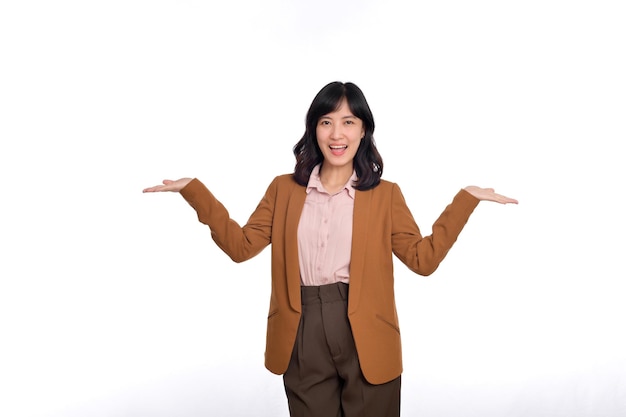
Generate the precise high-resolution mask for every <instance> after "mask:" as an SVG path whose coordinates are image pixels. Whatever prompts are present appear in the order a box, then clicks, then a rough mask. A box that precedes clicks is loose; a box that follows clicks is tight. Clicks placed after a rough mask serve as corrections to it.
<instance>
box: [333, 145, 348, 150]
mask: <svg viewBox="0 0 626 417" xmlns="http://www.w3.org/2000/svg"><path fill="white" fill-rule="evenodd" d="M347 147H348V145H330V149H345V148H347Z"/></svg>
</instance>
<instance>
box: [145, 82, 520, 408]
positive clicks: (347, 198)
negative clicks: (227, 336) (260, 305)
mask: <svg viewBox="0 0 626 417" xmlns="http://www.w3.org/2000/svg"><path fill="white" fill-rule="evenodd" d="M373 133H374V119H373V116H372V113H371V110H370V108H369V105H368V103H367V101H366V99H365V97H364V95H363V93H362V91H361V90H360V89H359V88H358V87H357V86H356V85H355V84H352V83H341V82H333V83H330V84H328V85H326V86H325V87H324V88H322V90H320V92H319V93H318V94H317V95H316V97H315V98H314V100H313V102H312V103H311V106H310V108H309V111H308V113H307V117H306V130H305V133H304V136H303V137H302V139H301V140H300V141H299V142H298V143H297V144H296V145H295V147H294V154H295V156H296V166H295V170H294V173H293V174H288V175H282V176H278V177H276V178H275V179H274V181H273V182H272V183H271V184H270V186H269V188H268V189H267V192H266V193H265V196H264V197H263V199H262V200H261V202H260V203H259V205H258V206H257V208H256V210H255V211H254V212H253V213H252V215H251V216H250V219H249V220H248V222H247V223H246V224H245V225H244V226H243V227H241V226H240V225H239V224H237V223H236V222H235V221H234V220H232V219H231V218H230V216H229V214H228V211H227V210H226V208H225V207H224V206H223V205H222V204H221V203H220V202H219V201H218V200H217V199H216V198H215V197H214V196H213V195H212V194H211V192H210V191H209V190H208V189H207V188H205V187H204V185H203V184H202V183H201V182H200V181H198V180H197V179H191V178H183V179H179V180H177V181H171V180H165V181H163V185H157V186H155V187H150V188H146V189H145V190H144V192H156V191H174V192H180V193H181V195H182V196H183V197H184V198H185V199H186V200H187V202H188V203H189V204H190V205H191V206H192V207H193V208H194V209H195V210H196V212H197V214H198V219H199V220H200V222H202V223H204V224H206V225H208V226H209V228H210V230H211V234H212V237H213V239H214V241H215V242H216V243H217V245H218V246H219V247H220V248H221V249H222V250H223V251H224V252H225V253H227V254H228V255H229V256H230V257H231V258H232V259H233V260H234V261H235V262H241V261H245V260H247V259H250V258H252V257H253V256H255V255H256V254H258V253H259V252H260V251H261V250H262V249H263V248H265V247H266V246H267V245H269V244H270V243H271V244H272V255H271V259H272V292H271V300H270V310H269V316H268V325H267V340H266V343H267V345H266V352H265V365H266V367H267V368H268V369H269V370H270V371H272V372H274V373H276V374H283V380H284V384H285V390H286V393H287V399H288V402H289V410H290V414H291V415H292V416H298V417H300V416H306V417H333V416H345V417H357V416H359V417H363V416H375V417H385V416H389V417H391V416H399V415H400V375H401V372H402V354H401V347H400V332H399V328H398V318H397V314H396V306H395V299H394V291H393V289H394V286H393V266H392V254H395V255H396V256H397V257H398V258H399V259H400V260H401V261H402V262H403V263H404V264H406V265H407V267H409V268H410V269H411V270H413V271H414V272H416V273H417V274H420V275H429V274H431V273H433V272H434V271H435V269H436V268H437V267H438V265H439V263H440V262H441V261H442V260H443V258H444V257H445V256H446V254H447V252H448V250H449V249H450V248H451V247H452V245H453V243H454V242H455V241H456V239H457V236H458V235H459V233H460V232H461V230H462V229H463V227H464V225H465V223H466V222H467V220H468V218H469V216H470V214H471V213H472V211H473V210H474V208H475V207H476V206H477V205H478V203H479V201H481V200H484V201H494V202H498V203H502V204H506V203H517V201H516V200H514V199H511V198H508V197H505V196H502V195H499V194H496V193H495V192H494V190H493V189H489V188H480V187H475V186H469V187H466V188H464V189H462V190H460V191H459V192H458V193H457V194H456V196H455V197H454V199H453V201H452V203H451V204H450V205H448V206H447V207H446V209H445V210H444V212H443V213H442V214H441V216H440V217H439V219H438V220H437V221H436V222H435V223H434V224H433V227H432V234H431V235H430V236H426V237H423V236H422V235H421V233H420V231H419V228H418V226H417V225H416V224H415V221H414V219H413V217H412V215H411V212H410V211H409V209H408V207H407V205H406V203H405V200H404V198H403V196H402V193H401V192H400V188H399V187H398V185H396V184H394V183H391V182H388V181H384V180H381V175H382V172H383V162H382V158H381V156H380V154H379V153H378V151H377V149H376V146H375V143H374V138H373Z"/></svg>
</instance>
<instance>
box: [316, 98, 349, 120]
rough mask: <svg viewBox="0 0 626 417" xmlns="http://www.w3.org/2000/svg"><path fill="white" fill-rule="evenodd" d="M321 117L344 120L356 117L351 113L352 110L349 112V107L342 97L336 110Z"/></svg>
mask: <svg viewBox="0 0 626 417" xmlns="http://www.w3.org/2000/svg"><path fill="white" fill-rule="evenodd" d="M322 117H328V118H330V117H341V118H345V117H356V116H355V115H354V114H353V113H352V110H350V105H349V104H348V100H347V99H346V98H345V97H344V98H342V99H341V101H340V102H339V103H338V104H337V108H336V109H335V110H333V111H331V112H330V113H327V114H325V115H323V116H322Z"/></svg>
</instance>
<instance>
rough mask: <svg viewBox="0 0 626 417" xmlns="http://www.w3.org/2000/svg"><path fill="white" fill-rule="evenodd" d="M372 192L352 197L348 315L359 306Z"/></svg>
mask: <svg viewBox="0 0 626 417" xmlns="http://www.w3.org/2000/svg"><path fill="white" fill-rule="evenodd" d="M371 200H372V192H371V190H370V191H358V190H357V191H356V193H355V195H354V215H353V221H352V249H351V251H352V252H351V255H350V292H349V294H348V314H351V313H354V312H355V311H356V310H357V308H358V306H359V298H360V293H361V277H362V276H363V270H364V268H365V246H366V245H365V242H367V235H368V229H369V228H368V225H369V217H370V207H371V204H370V203H371Z"/></svg>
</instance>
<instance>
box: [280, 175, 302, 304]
mask: <svg viewBox="0 0 626 417" xmlns="http://www.w3.org/2000/svg"><path fill="white" fill-rule="evenodd" d="M305 199H306V188H304V187H302V186H300V185H296V186H295V187H294V188H293V189H292V192H291V193H290V196H289V203H288V204H287V220H286V224H285V260H286V263H285V268H287V292H288V295H289V303H290V304H291V308H293V309H294V310H295V311H298V312H300V311H301V310H302V300H301V297H300V256H299V254H298V224H299V223H300V215H301V214H302V209H303V208H304V200H305Z"/></svg>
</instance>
